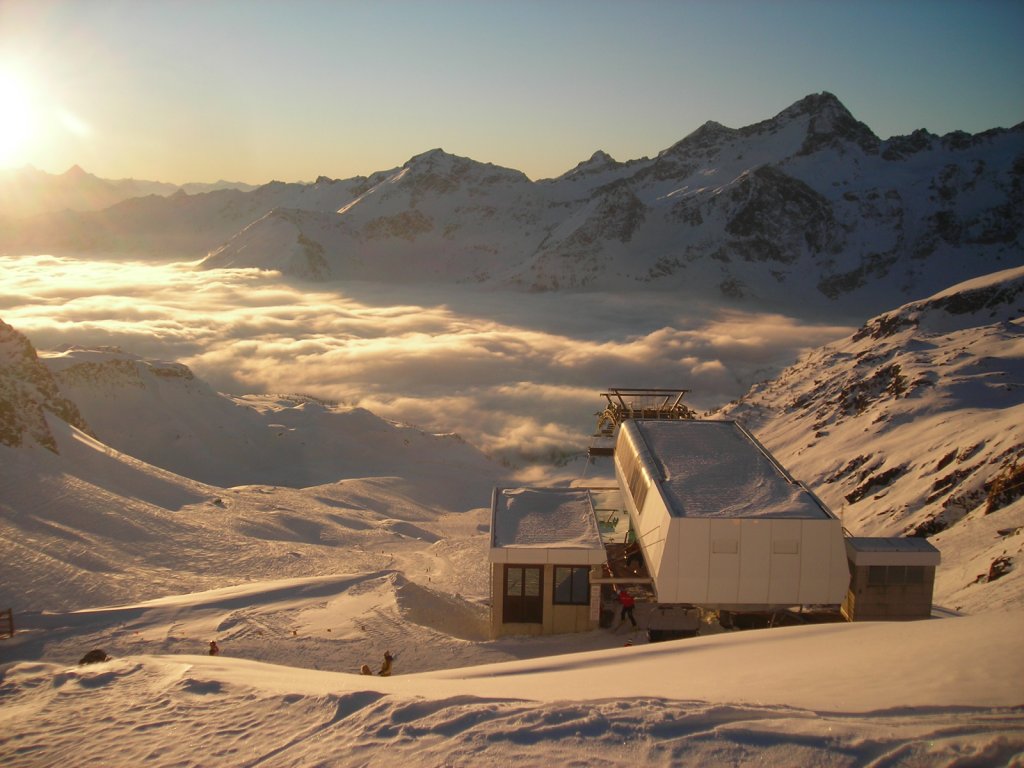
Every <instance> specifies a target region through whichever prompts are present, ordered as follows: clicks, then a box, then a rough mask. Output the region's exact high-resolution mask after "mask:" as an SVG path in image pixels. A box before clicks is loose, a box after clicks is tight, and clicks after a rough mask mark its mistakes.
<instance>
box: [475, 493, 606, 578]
mask: <svg viewBox="0 0 1024 768" xmlns="http://www.w3.org/2000/svg"><path fill="white" fill-rule="evenodd" d="M493 526H494V542H493V546H495V547H499V548H505V547H507V548H511V549H534V548H542V549H546V548H552V547H553V548H557V549H591V550H594V551H596V552H598V553H600V554H601V555H602V556H603V555H604V544H603V543H602V541H601V534H600V533H599V532H598V529H597V518H596V517H595V516H594V507H593V505H592V503H591V500H590V492H589V491H586V490H573V489H566V488H550V489H549V488H503V489H501V490H500V491H499V493H498V495H497V497H496V498H495V509H494V523H493ZM603 560H604V558H603V557H602V559H601V561H602V562H603Z"/></svg>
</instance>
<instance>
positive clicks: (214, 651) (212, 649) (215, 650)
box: [210, 640, 220, 656]
mask: <svg viewBox="0 0 1024 768" xmlns="http://www.w3.org/2000/svg"><path fill="white" fill-rule="evenodd" d="M218 653H220V646H219V645H217V641H216V640H211V641H210V655H211V656H216V655H217V654H218Z"/></svg>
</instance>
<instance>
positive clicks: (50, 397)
mask: <svg viewBox="0 0 1024 768" xmlns="http://www.w3.org/2000/svg"><path fill="white" fill-rule="evenodd" d="M45 411H49V412H50V413H53V414H54V415H56V416H57V417H59V418H60V419H62V420H64V421H66V422H67V423H68V424H71V425H73V426H75V427H78V428H79V429H81V430H82V431H84V432H89V427H88V426H87V425H86V423H85V421H84V420H83V418H82V416H81V414H80V413H79V412H78V408H77V407H76V406H75V404H74V403H72V402H71V401H69V400H67V399H65V398H64V397H63V395H62V394H61V392H60V389H59V388H58V386H57V383H56V382H55V381H54V379H53V376H51V375H50V372H49V370H47V368H46V367H45V366H44V365H43V364H42V363H41V362H40V361H39V358H38V356H37V355H36V350H35V348H34V347H33V346H32V343H31V342H30V341H29V340H28V339H27V338H25V337H24V336H23V335H22V334H20V333H18V332H17V331H16V330H14V329H13V328H12V327H11V326H9V325H7V324H6V323H5V322H3V321H2V320H0V445H7V446H11V447H17V446H19V445H29V446H31V445H41V446H43V447H44V448H47V449H49V450H51V451H54V452H56V451H57V443H56V441H55V440H54V438H53V434H52V433H51V432H50V427H49V425H48V424H47V423H46V416H45Z"/></svg>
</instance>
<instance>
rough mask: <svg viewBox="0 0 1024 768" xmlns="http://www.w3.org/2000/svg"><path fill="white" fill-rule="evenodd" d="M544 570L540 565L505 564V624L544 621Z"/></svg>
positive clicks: (538, 622)
mask: <svg viewBox="0 0 1024 768" xmlns="http://www.w3.org/2000/svg"><path fill="white" fill-rule="evenodd" d="M543 587H544V571H543V570H542V566H539V565H506V566H505V601H504V606H503V609H502V621H503V622H504V623H505V624H541V623H542V622H543V621H544V589H543Z"/></svg>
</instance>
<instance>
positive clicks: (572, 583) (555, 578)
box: [488, 488, 607, 637]
mask: <svg viewBox="0 0 1024 768" xmlns="http://www.w3.org/2000/svg"><path fill="white" fill-rule="evenodd" d="M606 557H607V555H606V553H605V548H604V544H603V542H602V539H601V533H600V530H599V528H598V522H597V517H596V515H595V512H594V505H593V502H592V501H591V496H590V492H589V491H588V490H586V489H583V488H495V489H494V494H493V496H492V500H491V546H490V552H489V556H488V559H489V561H490V563H491V632H490V634H491V637H500V636H502V635H512V634H516V635H523V634H527V635H548V634H555V633H561V632H585V631H588V630H591V629H596V628H597V626H598V621H599V618H600V588H599V587H598V586H596V585H593V586H592V585H591V583H590V570H591V567H592V566H594V565H601V564H603V563H604V562H605V560H606Z"/></svg>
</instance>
